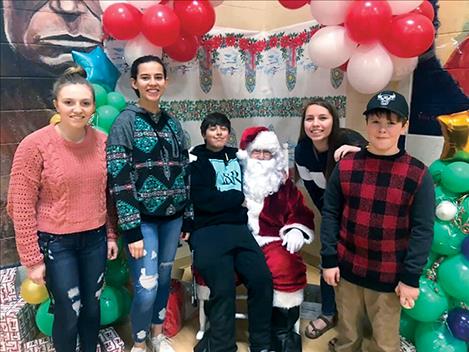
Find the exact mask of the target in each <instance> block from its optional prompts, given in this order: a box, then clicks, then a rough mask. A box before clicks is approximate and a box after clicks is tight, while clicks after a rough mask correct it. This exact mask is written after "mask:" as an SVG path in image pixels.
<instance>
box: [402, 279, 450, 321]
mask: <svg viewBox="0 0 469 352" xmlns="http://www.w3.org/2000/svg"><path fill="white" fill-rule="evenodd" d="M419 283H420V294H419V297H418V298H417V300H416V301H415V305H414V307H413V308H411V309H406V310H405V313H406V314H408V315H409V316H410V317H411V318H413V319H415V320H418V321H421V322H432V321H436V320H437V319H439V318H440V317H441V315H442V314H443V313H444V312H445V311H446V310H447V309H448V303H449V302H448V297H447V296H446V294H445V292H444V291H443V289H442V288H441V286H440V285H439V284H438V283H437V282H434V281H432V280H430V279H427V278H425V277H423V276H421V277H420V280H419Z"/></svg>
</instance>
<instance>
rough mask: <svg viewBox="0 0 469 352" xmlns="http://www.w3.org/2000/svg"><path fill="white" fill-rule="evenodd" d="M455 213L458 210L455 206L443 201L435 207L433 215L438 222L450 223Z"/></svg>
mask: <svg viewBox="0 0 469 352" xmlns="http://www.w3.org/2000/svg"><path fill="white" fill-rule="evenodd" d="M457 212H458V208H457V207H456V205H455V204H453V203H452V202H450V201H447V200H444V201H442V202H440V203H439V204H438V205H437V207H436V211H435V214H436V216H437V218H438V219H440V220H443V221H451V220H453V219H454V217H455V216H456V213H457Z"/></svg>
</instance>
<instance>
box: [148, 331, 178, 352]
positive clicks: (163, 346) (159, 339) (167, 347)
mask: <svg viewBox="0 0 469 352" xmlns="http://www.w3.org/2000/svg"><path fill="white" fill-rule="evenodd" d="M151 344H152V346H153V352H176V351H175V350H174V348H173V347H172V346H171V342H170V341H169V339H168V338H167V337H166V336H165V335H163V334H159V335H158V336H155V337H152V338H151Z"/></svg>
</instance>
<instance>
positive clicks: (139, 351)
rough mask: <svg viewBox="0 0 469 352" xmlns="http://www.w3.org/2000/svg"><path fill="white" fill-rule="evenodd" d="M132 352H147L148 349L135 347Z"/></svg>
mask: <svg viewBox="0 0 469 352" xmlns="http://www.w3.org/2000/svg"><path fill="white" fill-rule="evenodd" d="M130 352H147V347H146V346H145V347H137V346H133V347H132V349H131V350H130Z"/></svg>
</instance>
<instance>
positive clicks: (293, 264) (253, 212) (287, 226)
mask: <svg viewBox="0 0 469 352" xmlns="http://www.w3.org/2000/svg"><path fill="white" fill-rule="evenodd" d="M237 156H238V159H240V160H241V164H242V166H243V192H244V195H245V199H246V206H247V208H248V218H249V222H248V225H249V227H250V229H251V231H252V234H253V236H254V238H255V239H256V241H257V243H258V244H259V246H260V247H261V249H262V251H263V252H264V255H265V259H266V261H267V266H268V267H269V269H270V271H271V273H272V280H273V286H274V299H273V308H272V343H271V348H272V350H274V351H282V352H283V351H289V352H293V351H295V352H296V351H301V350H302V349H301V337H300V335H299V334H298V332H297V331H298V330H297V329H296V330H295V323H296V322H297V321H298V320H299V317H300V305H301V303H302V302H303V289H304V287H305V286H306V266H305V264H304V262H303V259H302V258H301V256H300V255H299V253H298V252H299V251H300V250H301V248H302V247H303V245H304V244H306V243H311V241H312V240H313V236H314V234H313V229H314V215H313V212H312V211H311V210H310V209H309V208H308V207H306V205H305V204H304V201H303V196H302V194H301V193H300V192H299V191H298V189H297V188H296V187H295V185H294V183H293V182H292V181H291V180H290V178H288V175H287V167H288V160H287V158H286V156H285V153H284V150H283V149H282V147H281V146H280V143H279V141H278V138H277V136H276V135H275V133H274V132H272V131H269V130H268V129H267V128H265V127H260V126H255V127H250V128H247V129H246V130H245V131H244V132H243V135H242V137H241V141H240V150H239V151H238V153H237Z"/></svg>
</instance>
